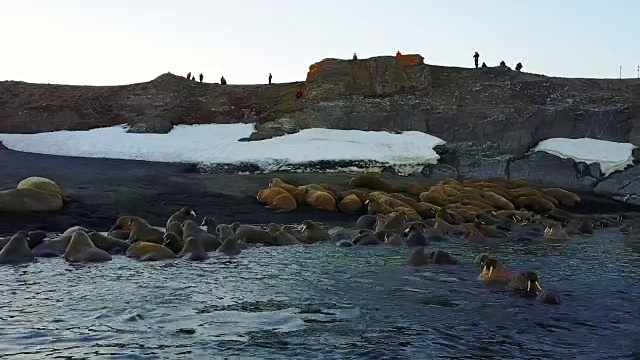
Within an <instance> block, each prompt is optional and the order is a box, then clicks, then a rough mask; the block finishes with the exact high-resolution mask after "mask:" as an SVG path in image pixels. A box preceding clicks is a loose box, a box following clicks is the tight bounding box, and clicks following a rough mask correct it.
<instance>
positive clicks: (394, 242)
mask: <svg viewBox="0 0 640 360" xmlns="http://www.w3.org/2000/svg"><path fill="white" fill-rule="evenodd" d="M384 244H385V245H389V246H402V245H406V243H405V241H404V238H402V236H400V235H398V234H392V233H389V234H385V236H384Z"/></svg>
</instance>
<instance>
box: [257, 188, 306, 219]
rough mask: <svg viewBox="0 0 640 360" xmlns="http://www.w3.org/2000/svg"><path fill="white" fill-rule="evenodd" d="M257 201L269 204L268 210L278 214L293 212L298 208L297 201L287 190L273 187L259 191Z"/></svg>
mask: <svg viewBox="0 0 640 360" xmlns="http://www.w3.org/2000/svg"><path fill="white" fill-rule="evenodd" d="M256 199H257V200H258V201H259V202H261V203H263V204H267V208H268V209H271V210H275V211H276V212H278V213H280V212H291V211H293V210H295V209H296V208H297V207H298V203H297V202H296V199H295V198H294V197H293V196H291V194H289V193H288V192H287V191H286V190H284V189H282V188H279V187H272V188H267V189H262V190H259V191H258V193H257V194H256Z"/></svg>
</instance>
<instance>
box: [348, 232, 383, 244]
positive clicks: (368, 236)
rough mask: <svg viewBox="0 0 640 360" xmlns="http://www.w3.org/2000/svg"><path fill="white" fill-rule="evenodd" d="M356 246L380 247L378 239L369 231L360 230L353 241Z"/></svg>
mask: <svg viewBox="0 0 640 360" xmlns="http://www.w3.org/2000/svg"><path fill="white" fill-rule="evenodd" d="M353 244H354V245H356V246H369V245H380V244H381V242H380V239H378V237H377V236H376V235H375V234H374V233H373V232H372V231H371V230H362V233H360V235H358V236H356V238H355V239H353Z"/></svg>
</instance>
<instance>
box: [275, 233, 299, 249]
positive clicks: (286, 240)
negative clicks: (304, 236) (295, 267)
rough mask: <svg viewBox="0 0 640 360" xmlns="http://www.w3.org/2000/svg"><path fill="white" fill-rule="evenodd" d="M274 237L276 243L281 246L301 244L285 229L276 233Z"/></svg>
mask: <svg viewBox="0 0 640 360" xmlns="http://www.w3.org/2000/svg"><path fill="white" fill-rule="evenodd" d="M274 236H275V237H276V242H277V243H278V245H280V246H289V245H298V244H300V241H298V239H297V238H296V237H295V236H293V235H291V234H289V233H288V232H286V231H285V230H284V229H281V230H280V231H278V232H276V233H275V234H274Z"/></svg>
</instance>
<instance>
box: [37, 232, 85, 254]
mask: <svg viewBox="0 0 640 360" xmlns="http://www.w3.org/2000/svg"><path fill="white" fill-rule="evenodd" d="M76 231H83V232H85V233H87V232H89V230H87V229H86V228H84V227H81V226H74V227H71V228H69V229H67V230H65V232H63V233H62V234H61V235H60V236H59V237H58V238H56V239H54V240H49V241H44V242H43V243H42V244H39V245H38V246H36V247H34V248H33V253H34V255H35V256H36V257H58V256H62V255H63V254H64V252H65V251H66V250H67V247H68V246H69V242H71V236H72V235H73V234H74V233H75V232H76Z"/></svg>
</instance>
